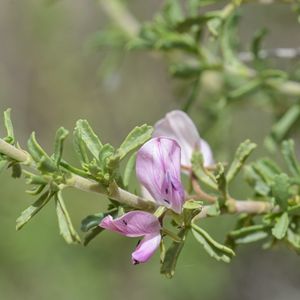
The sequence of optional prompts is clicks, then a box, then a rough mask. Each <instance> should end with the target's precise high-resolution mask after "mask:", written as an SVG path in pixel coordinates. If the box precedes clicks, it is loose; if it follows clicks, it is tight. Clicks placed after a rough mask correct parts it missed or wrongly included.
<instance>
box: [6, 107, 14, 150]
mask: <svg viewBox="0 0 300 300" xmlns="http://www.w3.org/2000/svg"><path fill="white" fill-rule="evenodd" d="M10 113H11V109H10V108H9V109H7V110H6V111H5V112H4V126H5V128H6V132H7V137H6V139H5V140H6V141H7V142H8V143H10V144H14V143H15V135H14V128H13V124H12V121H11V116H10Z"/></svg>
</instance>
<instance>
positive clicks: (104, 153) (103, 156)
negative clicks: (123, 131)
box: [99, 144, 115, 170]
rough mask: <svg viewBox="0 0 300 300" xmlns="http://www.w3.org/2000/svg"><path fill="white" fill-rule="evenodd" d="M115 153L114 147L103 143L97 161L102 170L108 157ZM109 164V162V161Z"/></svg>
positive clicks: (105, 167) (106, 163)
mask: <svg viewBox="0 0 300 300" xmlns="http://www.w3.org/2000/svg"><path fill="white" fill-rule="evenodd" d="M114 154H115V148H114V147H113V146H112V145H110V144H105V145H104V146H103V147H102V148H101V150H100V152H99V162H100V166H101V168H102V170H106V169H107V168H108V163H109V159H110V158H112V156H113V155H114ZM110 164H111V163H110Z"/></svg>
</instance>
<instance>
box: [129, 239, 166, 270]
mask: <svg viewBox="0 0 300 300" xmlns="http://www.w3.org/2000/svg"><path fill="white" fill-rule="evenodd" d="M160 241H161V236H160V234H149V235H146V236H145V237H144V238H143V239H142V240H141V241H140V243H139V244H138V246H137V247H136V249H135V251H134V252H133V253H132V256H131V260H132V263H133V264H134V265H136V264H139V263H145V262H147V261H148V260H149V259H150V258H151V257H152V255H153V254H154V252H155V251H156V249H157V248H158V247H159V244H160Z"/></svg>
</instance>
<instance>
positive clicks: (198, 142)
mask: <svg viewBox="0 0 300 300" xmlns="http://www.w3.org/2000/svg"><path fill="white" fill-rule="evenodd" d="M153 137H169V138H172V139H174V140H176V141H177V142H178V143H179V145H180V147H181V164H182V165H184V166H191V158H192V154H193V151H194V150H195V149H198V150H200V151H202V154H203V159H204V165H206V166H208V165H210V164H212V163H213V159H212V152H211V150H210V147H209V145H208V144H207V142H206V141H204V140H203V139H201V138H200V135H199V133H198V131H197V128H196V126H195V124H194V123H193V121H192V120H191V118H190V117H189V116H188V115H187V114H186V113H185V112H183V111H180V110H174V111H171V112H169V113H167V114H166V116H165V118H163V119H161V120H160V121H158V122H157V123H156V124H155V126H154V132H153Z"/></svg>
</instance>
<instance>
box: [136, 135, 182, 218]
mask: <svg viewBox="0 0 300 300" xmlns="http://www.w3.org/2000/svg"><path fill="white" fill-rule="evenodd" d="M136 174H137V177H138V179H139V181H140V183H141V184H142V185H143V186H144V187H145V188H146V189H147V191H148V192H149V193H150V194H151V196H152V197H153V198H154V199H155V201H157V202H158V203H159V204H160V205H164V206H166V207H168V208H171V209H173V210H174V211H175V212H177V213H180V212H181V209H182V205H183V202H184V189H183V186H182V184H181V179H180V146H179V145H178V143H177V142H176V141H174V140H172V139H170V138H164V137H161V138H153V139H151V140H150V141H148V142H147V143H146V144H144V145H143V146H142V147H141V149H140V150H139V151H138V153H137V159H136Z"/></svg>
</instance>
